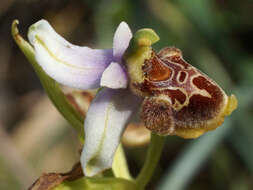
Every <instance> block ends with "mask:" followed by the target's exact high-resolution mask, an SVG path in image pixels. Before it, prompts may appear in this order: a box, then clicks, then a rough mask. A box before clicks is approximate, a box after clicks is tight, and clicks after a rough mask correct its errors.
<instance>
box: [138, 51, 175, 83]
mask: <svg viewBox="0 0 253 190" xmlns="http://www.w3.org/2000/svg"><path fill="white" fill-rule="evenodd" d="M142 69H143V72H144V75H145V76H146V77H147V78H148V79H149V80H150V81H154V82H158V81H165V80H168V79H169V78H170V77H171V74H172V70H171V69H170V68H169V67H168V66H166V65H165V64H164V63H163V62H162V61H161V60H160V59H158V57H157V56H156V55H155V53H153V55H152V58H151V59H149V60H146V61H145V62H144V65H143V68H142Z"/></svg>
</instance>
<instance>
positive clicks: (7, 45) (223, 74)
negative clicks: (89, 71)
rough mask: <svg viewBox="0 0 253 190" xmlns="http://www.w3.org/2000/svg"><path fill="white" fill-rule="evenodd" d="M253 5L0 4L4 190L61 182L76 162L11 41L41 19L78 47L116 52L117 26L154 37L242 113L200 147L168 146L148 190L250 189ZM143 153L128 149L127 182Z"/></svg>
mask: <svg viewBox="0 0 253 190" xmlns="http://www.w3.org/2000/svg"><path fill="white" fill-rule="evenodd" d="M252 10H253V1H252V0H243V1H233V0H72V1H69V0H52V1H49V0H44V1H39V0H1V2H0V190H9V189H10V190H12V189H13V190H16V189H27V187H28V186H29V185H30V184H32V182H33V181H34V180H35V179H36V178H38V177H39V176H40V175H41V173H42V172H65V171H67V170H69V169H70V168H71V167H72V165H73V164H74V163H75V162H76V161H77V160H78V157H79V152H78V151H79V150H80V147H81V146H80V144H79V142H78V138H77V136H76V134H75V131H73V129H72V128H71V127H69V125H68V124H67V122H66V121H65V120H64V119H63V118H62V116H61V115H60V114H59V113H58V112H57V111H56V109H55V108H54V107H53V106H52V104H51V103H50V102H49V100H48V99H47V97H46V95H45V94H44V92H43V89H42V87H41V85H40V83H39V80H38V78H37V77H36V75H35V73H34V71H33V70H32V67H31V66H30V65H29V63H28V61H27V60H26V59H25V57H24V55H23V54H22V53H21V51H20V50H19V49H18V47H17V45H16V44H15V43H14V41H13V39H12V38H11V34H10V27H11V22H12V20H13V19H18V20H19V21H20V25H19V28H20V32H21V34H22V35H23V36H26V33H27V29H28V27H29V26H30V25H31V24H33V23H34V22H36V21H38V20H39V19H41V18H45V19H47V20H48V21H49V22H50V23H51V24H52V25H53V27H54V28H55V29H56V31H57V32H58V33H60V34H61V35H62V36H64V37H65V38H66V39H68V40H69V41H71V42H72V43H74V44H77V45H86V46H90V47H96V48H110V47H111V45H112V38H113V34H114V31H115V29H116V27H117V25H118V24H119V23H120V22H121V21H123V20H124V21H126V22H127V23H128V24H129V26H130V28H131V29H132V31H136V30H137V29H140V28H143V27H149V28H153V29H154V30H155V31H156V32H157V33H158V35H159V36H160V38H161V40H160V41H159V42H158V43H157V44H155V46H154V49H156V50H159V49H161V48H162V47H165V46H175V47H178V48H180V49H181V50H182V51H183V54H184V58H185V60H187V61H188V62H189V63H191V64H192V65H194V66H195V67H197V68H199V69H201V70H202V71H203V72H205V73H206V74H208V75H209V76H210V77H212V78H213V79H214V80H215V81H216V82H217V83H219V84H220V85H221V86H222V87H223V88H224V89H225V90H226V92H227V93H228V94H231V93H234V94H235V95H236V96H237V98H238V101H239V107H238V109H237V110H236V111H235V112H234V113H233V114H232V115H231V116H230V117H229V118H227V119H226V120H225V122H224V124H223V126H222V127H220V128H218V129H217V130H216V131H214V132H209V133H208V134H205V135H203V136H202V137H200V138H199V139H197V140H184V139H181V138H179V137H168V138H167V143H166V146H165V149H164V151H163V154H162V158H161V161H160V165H159V166H158V168H157V170H156V173H155V175H154V177H153V178H152V182H151V183H150V184H149V185H148V187H147V189H162V190H165V189H169V190H180V189H186V190H188V189H189V190H193V189H194V190H200V189H207V190H209V189H210V190H211V189H212V190H213V189H218V190H219V189H221V190H224V189H231V190H251V189H253V150H252V149H253V127H252V124H253V86H252V85H253V54H252V53H253V11H252ZM146 148H147V147H140V148H126V154H127V158H128V161H129V166H130V170H131V173H132V174H133V175H134V176H135V175H137V172H138V171H139V169H140V168H141V166H142V163H143V160H144V158H145V156H143V155H145V151H146Z"/></svg>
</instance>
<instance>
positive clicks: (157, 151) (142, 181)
mask: <svg viewBox="0 0 253 190" xmlns="http://www.w3.org/2000/svg"><path fill="white" fill-rule="evenodd" d="M164 142H165V137H164V136H159V135H156V134H153V133H152V136H151V142H150V145H149V148H148V153H147V157H146V160H145V163H144V166H143V168H142V169H141V172H140V173H139V175H138V177H137V178H136V184H137V186H138V188H139V189H144V187H145V186H146V185H147V184H148V182H149V180H150V179H151V177H152V175H153V173H154V170H155V168H156V166H157V163H158V161H159V159H160V156H161V153H162V150H163V145H164Z"/></svg>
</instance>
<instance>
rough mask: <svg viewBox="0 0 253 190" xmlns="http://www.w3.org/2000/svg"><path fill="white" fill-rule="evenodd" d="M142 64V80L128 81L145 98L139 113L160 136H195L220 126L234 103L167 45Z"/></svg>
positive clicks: (147, 124)
mask: <svg viewBox="0 0 253 190" xmlns="http://www.w3.org/2000/svg"><path fill="white" fill-rule="evenodd" d="M150 55H151V56H150V57H149V58H148V59H146V60H145V61H144V62H143V64H142V65H141V67H140V68H141V70H142V77H141V80H138V81H134V80H132V81H131V88H132V90H133V92H134V93H136V94H138V95H140V96H143V97H145V98H144V102H143V104H142V111H141V116H142V119H143V122H144V124H145V126H146V127H147V128H148V129H150V130H151V131H153V132H155V133H157V134H160V135H177V136H181V137H183V138H196V137H199V136H200V135H202V134H203V133H205V132H207V131H209V130H213V129H216V128H217V127H218V126H220V125H221V124H222V123H223V121H224V117H225V116H227V115H229V114H231V112H232V111H233V110H234V109H235V108H236V106H237V100H236V98H235V96H234V95H232V96H230V97H228V96H227V95H226V94H225V92H224V91H223V90H222V89H221V88H220V87H219V85H218V84H216V83H215V82H214V81H213V80H212V79H210V78H209V77H208V76H207V75H205V74H204V73H202V72H200V71H199V70H198V69H196V68H195V67H193V66H192V65H190V64H188V63H187V62H186V61H185V60H184V59H183V56H182V53H181V51H180V50H179V49H177V48H173V47H167V48H164V49H162V50H161V51H160V52H159V53H158V54H157V53H155V52H154V51H153V50H152V49H151V54H150Z"/></svg>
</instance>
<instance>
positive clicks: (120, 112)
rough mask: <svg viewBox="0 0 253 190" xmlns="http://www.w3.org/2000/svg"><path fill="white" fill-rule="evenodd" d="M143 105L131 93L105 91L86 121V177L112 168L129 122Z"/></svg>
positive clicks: (91, 108)
mask: <svg viewBox="0 0 253 190" xmlns="http://www.w3.org/2000/svg"><path fill="white" fill-rule="evenodd" d="M140 104H141V101H140V98H139V97H137V96H135V95H133V94H132V93H131V92H130V91H128V90H127V89H117V90H113V89H109V88H104V89H102V90H101V91H99V93H98V94H97V96H96V97H95V99H94V100H93V102H92V104H91V105H90V107H89V110H88V113H87V116H86V119H85V125H84V126H85V144H84V148H83V152H82V155H81V164H82V167H83V170H84V173H85V175H86V176H93V175H96V174H97V173H99V172H101V171H103V170H105V169H108V168H110V167H111V166H112V161H113V156H114V153H115V151H116V149H117V147H118V145H119V142H120V137H121V135H122V132H123V130H124V128H125V126H126V124H127V123H128V121H129V118H130V117H131V116H132V114H133V113H135V112H136V109H137V108H139V106H140Z"/></svg>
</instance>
